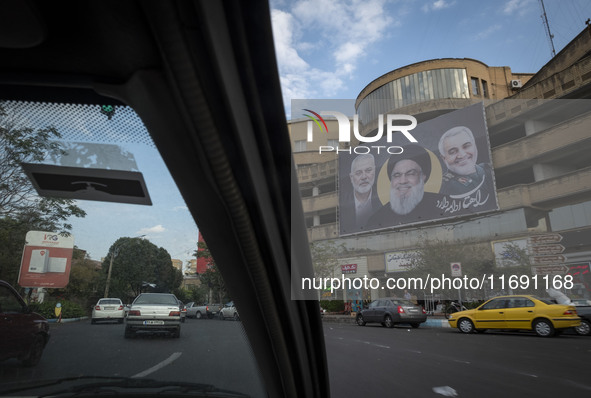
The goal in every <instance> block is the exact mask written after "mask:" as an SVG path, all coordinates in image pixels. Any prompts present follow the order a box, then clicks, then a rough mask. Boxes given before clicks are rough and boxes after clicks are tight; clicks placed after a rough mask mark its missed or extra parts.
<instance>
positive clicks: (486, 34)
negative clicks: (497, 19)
mask: <svg viewBox="0 0 591 398" xmlns="http://www.w3.org/2000/svg"><path fill="white" fill-rule="evenodd" d="M501 28H502V26H501V25H499V24H497V25H493V26H490V27H489V28H487V29H485V30H483V31H482V32H480V33H478V34H476V35H474V36H473V39H474V40H482V39H486V38H487V37H489V36H490V35H491V34H493V33H494V32H496V31H498V30H500V29H501Z"/></svg>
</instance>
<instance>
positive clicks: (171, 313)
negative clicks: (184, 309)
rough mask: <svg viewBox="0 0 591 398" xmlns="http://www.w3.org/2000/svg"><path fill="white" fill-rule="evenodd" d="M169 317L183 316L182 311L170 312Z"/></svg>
mask: <svg viewBox="0 0 591 398" xmlns="http://www.w3.org/2000/svg"><path fill="white" fill-rule="evenodd" d="M168 316H181V312H180V311H170V314H168Z"/></svg>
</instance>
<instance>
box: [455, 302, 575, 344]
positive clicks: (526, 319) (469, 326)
mask: <svg viewBox="0 0 591 398" xmlns="http://www.w3.org/2000/svg"><path fill="white" fill-rule="evenodd" d="M448 321H449V324H450V326H451V327H452V328H456V327H457V328H458V329H459V330H460V332H463V333H472V332H475V331H476V332H484V331H485V330H487V329H507V330H533V331H534V332H536V334H537V335H538V336H542V337H550V336H554V335H556V334H559V333H560V332H561V331H563V330H564V329H567V328H570V327H577V326H580V324H581V320H580V318H579V317H578V316H577V311H576V308H575V306H574V305H565V304H554V303H552V302H551V301H550V300H546V299H542V298H539V297H536V296H530V295H512V296H501V297H495V298H493V299H491V300H488V301H487V302H485V303H484V304H482V305H480V306H479V307H477V308H475V309H472V310H466V311H460V312H456V313H453V314H451V317H450V318H449V320H448Z"/></svg>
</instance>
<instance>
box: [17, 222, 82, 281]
mask: <svg viewBox="0 0 591 398" xmlns="http://www.w3.org/2000/svg"><path fill="white" fill-rule="evenodd" d="M25 240H26V245H25V248H24V250H23V258H22V262H21V269H20V273H19V278H18V284H19V285H21V286H22V287H44V288H62V287H66V286H67V285H68V282H69V281H70V269H71V267H72V254H73V252H74V237H73V236H71V235H70V236H61V235H59V234H56V233H53V232H40V231H29V232H28V233H27V236H26V238H25Z"/></svg>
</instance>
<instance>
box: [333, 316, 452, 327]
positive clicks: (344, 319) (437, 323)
mask: <svg viewBox="0 0 591 398" xmlns="http://www.w3.org/2000/svg"><path fill="white" fill-rule="evenodd" d="M322 322H326V323H348V324H352V325H354V324H355V318H353V317H351V316H349V315H324V316H323V317H322ZM422 326H426V327H430V328H451V326H449V322H448V321H447V319H441V318H427V321H426V322H424V323H423V324H421V327H422Z"/></svg>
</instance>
